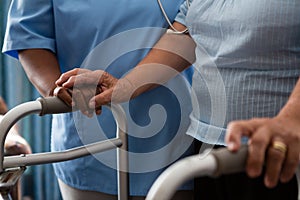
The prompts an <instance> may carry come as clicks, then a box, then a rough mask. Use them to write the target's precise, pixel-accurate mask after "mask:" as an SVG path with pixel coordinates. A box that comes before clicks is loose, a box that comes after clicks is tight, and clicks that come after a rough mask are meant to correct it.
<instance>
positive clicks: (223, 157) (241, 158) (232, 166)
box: [211, 145, 248, 176]
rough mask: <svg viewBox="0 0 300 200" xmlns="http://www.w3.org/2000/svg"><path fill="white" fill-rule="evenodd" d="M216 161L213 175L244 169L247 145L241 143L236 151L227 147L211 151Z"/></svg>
mask: <svg viewBox="0 0 300 200" xmlns="http://www.w3.org/2000/svg"><path fill="white" fill-rule="evenodd" d="M211 154H213V155H214V156H215V158H216V161H217V170H216V172H215V174H214V175H213V176H220V175H222V174H232V173H238V172H243V171H245V166H246V160H247V154H248V147H247V146H246V145H243V146H242V147H241V148H240V149H239V150H238V151H237V152H231V151H229V150H228V149H227V148H220V149H216V150H214V151H212V152H211Z"/></svg>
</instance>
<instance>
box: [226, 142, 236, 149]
mask: <svg viewBox="0 0 300 200" xmlns="http://www.w3.org/2000/svg"><path fill="white" fill-rule="evenodd" d="M227 146H228V149H229V150H234V149H235V144H234V142H229V143H228V145H227Z"/></svg>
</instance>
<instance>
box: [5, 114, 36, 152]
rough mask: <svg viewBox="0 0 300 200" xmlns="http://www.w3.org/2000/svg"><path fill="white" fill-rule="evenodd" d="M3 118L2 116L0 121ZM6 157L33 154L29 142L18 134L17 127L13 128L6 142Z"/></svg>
mask: <svg viewBox="0 0 300 200" xmlns="http://www.w3.org/2000/svg"><path fill="white" fill-rule="evenodd" d="M2 118H3V116H2V115H0V121H1V120H2ZM4 151H5V155H7V156H11V155H19V154H31V153H32V151H31V148H30V145H29V144H28V142H27V141H26V140H25V139H24V138H23V137H22V136H21V135H19V133H18V130H17V127H16V126H13V127H12V128H11V130H10V131H9V132H8V134H7V136H6V138H5V142H4Z"/></svg>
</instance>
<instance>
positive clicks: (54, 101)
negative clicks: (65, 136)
mask: <svg viewBox="0 0 300 200" xmlns="http://www.w3.org/2000/svg"><path fill="white" fill-rule="evenodd" d="M37 100H38V101H40V102H41V105H42V110H41V113H40V115H41V116H43V115H46V114H58V113H67V112H72V108H71V107H70V106H68V105H67V104H66V103H64V102H63V101H62V100H60V99H59V98H58V97H46V98H38V99H37Z"/></svg>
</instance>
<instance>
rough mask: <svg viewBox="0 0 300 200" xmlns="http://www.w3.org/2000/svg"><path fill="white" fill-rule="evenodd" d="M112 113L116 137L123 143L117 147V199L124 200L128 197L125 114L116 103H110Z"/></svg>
mask: <svg viewBox="0 0 300 200" xmlns="http://www.w3.org/2000/svg"><path fill="white" fill-rule="evenodd" d="M111 111H112V114H113V116H114V118H115V120H116V123H117V127H118V129H117V138H120V139H121V140H122V142H123V145H122V146H121V147H120V148H118V149H117V165H118V200H126V199H128V197H129V188H128V185H129V181H128V153H127V135H126V133H127V124H126V121H125V120H124V119H126V114H125V112H124V110H123V109H122V107H121V106H120V105H118V104H112V105H111Z"/></svg>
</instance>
